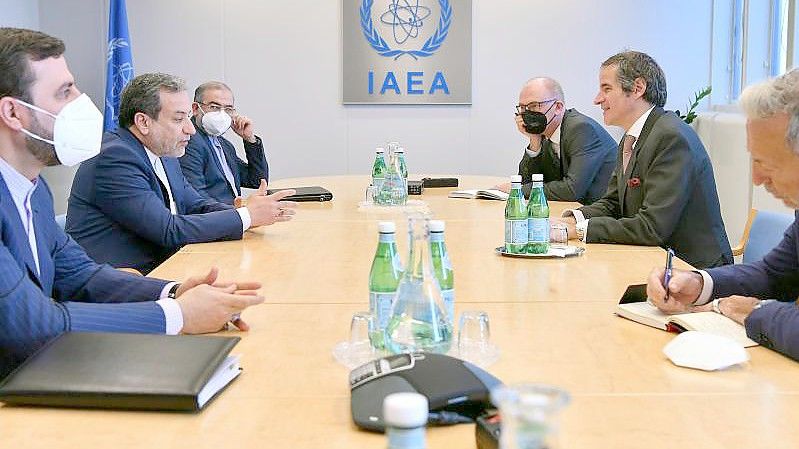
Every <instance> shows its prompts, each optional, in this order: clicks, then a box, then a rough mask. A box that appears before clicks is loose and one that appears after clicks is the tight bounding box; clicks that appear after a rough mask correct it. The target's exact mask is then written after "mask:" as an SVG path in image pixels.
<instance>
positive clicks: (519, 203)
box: [505, 175, 528, 254]
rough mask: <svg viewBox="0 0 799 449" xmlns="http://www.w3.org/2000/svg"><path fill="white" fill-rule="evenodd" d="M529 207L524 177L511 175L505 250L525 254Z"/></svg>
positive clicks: (506, 212)
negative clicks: (524, 187) (523, 184)
mask: <svg viewBox="0 0 799 449" xmlns="http://www.w3.org/2000/svg"><path fill="white" fill-rule="evenodd" d="M527 234H528V232H527V208H526V205H525V203H524V194H522V177H521V175H513V176H511V177H510V195H508V200H507V201H506V202H505V251H506V252H509V253H511V254H524V253H525V252H526V251H527V238H528V235H527Z"/></svg>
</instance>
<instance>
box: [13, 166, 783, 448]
mask: <svg viewBox="0 0 799 449" xmlns="http://www.w3.org/2000/svg"><path fill="white" fill-rule="evenodd" d="M412 178H413V177H412ZM460 179H461V188H480V187H490V186H492V185H494V184H496V183H497V182H501V181H503V180H502V179H501V178H494V177H477V176H464V177H461V178H460ZM366 184H368V180H367V178H366V177H361V176H342V177H324V178H295V179H286V180H282V181H276V182H273V184H272V185H271V186H270V187H290V186H301V185H322V186H325V187H327V188H328V189H329V190H331V191H332V192H333V193H334V195H335V199H334V201H332V202H330V203H304V204H301V205H300V207H299V208H298V213H297V215H296V218H295V220H293V221H292V222H290V223H283V224H278V225H274V226H268V227H265V228H259V229H255V230H252V231H249V232H247V234H246V235H245V238H244V239H243V240H242V241H236V242H220V243H208V244H199V245H190V246H187V247H185V248H183V249H182V250H181V251H180V252H179V253H177V254H175V255H174V256H173V257H172V258H171V259H169V260H168V261H167V262H165V263H164V264H163V265H161V266H160V267H159V268H158V269H156V270H155V271H154V272H153V273H152V275H153V276H157V277H162V278H167V279H183V278H185V277H187V276H190V275H193V274H197V273H201V272H203V271H204V270H207V269H208V268H209V267H211V266H218V267H220V268H221V272H222V277H224V278H226V279H231V278H232V279H254V280H259V281H261V282H263V283H264V288H263V290H262V292H263V293H264V295H265V296H266V298H267V299H266V303H265V304H263V305H260V306H258V307H254V308H251V309H249V310H247V311H246V312H245V313H244V318H245V319H246V320H247V321H248V322H249V323H250V325H251V326H252V330H251V331H250V332H249V333H247V334H238V333H236V332H230V333H231V334H235V335H241V337H242V341H241V343H239V345H238V346H237V348H236V349H235V351H234V352H236V353H240V354H242V355H243V357H242V366H243V367H244V372H243V374H242V375H241V376H240V378H239V379H238V380H237V381H235V382H234V383H233V384H232V385H231V386H230V387H229V388H228V389H227V390H225V391H224V392H223V393H222V394H221V395H220V396H219V397H218V398H216V399H215V400H214V402H212V403H211V404H210V405H209V407H208V408H207V409H206V410H204V411H203V412H201V413H199V414H179V413H151V412H119V411H114V412H111V411H99V410H65V409H45V408H41V409H37V408H14V407H0V447H3V448H5V447H14V448H26V449H29V448H39V447H42V448H77V447H84V448H85V447H92V448H105V447H115V448H134V447H135V448H138V447H153V448H156V447H157V448H186V447H189V448H214V449H218V448H220V447H226V446H228V447H231V446H232V447H245V448H249V447H270V448H287V449H288V448H381V447H385V440H384V436H382V435H379V434H371V433H367V432H361V431H358V430H357V429H356V428H355V427H354V425H353V424H352V422H351V419H350V411H349V388H348V385H347V375H348V370H347V369H346V368H345V367H343V366H341V365H339V364H337V363H336V361H335V360H334V359H333V357H332V355H331V350H332V348H333V346H334V345H335V343H336V342H338V341H342V340H344V339H346V338H347V334H348V326H349V320H350V317H351V316H352V314H353V313H354V312H357V311H360V310H366V309H368V299H367V298H368V289H367V279H368V273H369V266H370V264H371V259H372V256H373V252H374V248H375V246H376V240H377V222H378V221H379V220H384V219H390V220H394V221H396V222H397V225H398V232H397V236H398V243H399V247H400V251H401V253H402V255H403V258H404V257H405V256H406V254H405V251H406V248H407V242H406V238H405V235H404V233H405V229H406V226H405V224H404V220H403V217H402V214H392V213H378V212H374V211H371V212H364V211H359V210H358V208H357V203H358V201H361V200H362V198H363V194H364V189H365V187H366ZM451 190H453V189H448V188H443V189H427V190H425V193H424V195H422V196H421V197H411V198H412V199H420V200H423V201H425V202H426V203H427V204H428V205H429V209H430V210H431V212H432V213H433V215H434V216H435V218H439V219H443V220H445V221H446V232H445V236H446V241H447V246H448V248H449V251H450V255H451V258H452V263H453V266H454V269H455V291H456V314H460V312H461V311H463V310H483V311H486V312H487V313H488V314H489V316H490V319H491V323H492V324H491V325H492V340H493V342H494V343H495V344H496V345H497V346H499V348H500V350H501V358H500V360H499V361H498V362H497V363H495V364H494V365H492V366H491V367H490V368H489V371H490V372H491V373H493V374H494V375H495V376H497V377H498V378H500V379H501V380H503V381H504V382H506V383H515V382H526V381H532V382H542V383H548V384H553V385H556V386H559V387H561V388H564V389H566V390H568V391H569V392H570V393H571V395H572V403H571V405H570V406H569V407H567V408H566V409H565V410H564V412H563V413H562V415H561V436H560V440H561V446H562V447H563V448H570V449H597V448H615V449H620V448H631V449H632V448H636V449H638V448H669V449H671V448H675V447H684V448H719V449H720V448H725V449H730V448H747V449H751V448H774V449H776V448H796V447H799V426H797V425H796V423H797V422H799V364H797V363H796V362H793V361H791V360H789V359H787V358H785V357H782V356H781V355H779V354H777V353H775V352H772V351H770V350H767V349H764V348H761V347H756V348H751V349H748V351H749V353H750V355H751V358H752V360H751V362H750V363H749V364H747V365H746V366H743V367H738V368H733V369H729V370H726V371H723V372H718V373H707V372H701V371H695V370H689V369H684V368H679V367H676V366H674V365H672V364H671V362H669V361H668V360H667V359H666V358H665V357H664V356H663V354H662V352H661V349H662V348H663V346H664V345H665V344H666V343H667V342H668V341H669V340H670V339H671V338H673V334H669V333H666V332H661V331H658V330H655V329H652V328H648V327H646V326H642V325H640V324H636V323H633V322H630V321H627V320H624V319H621V318H618V317H616V316H614V315H613V308H614V305H615V304H616V302H617V301H618V298H619V296H620V295H621V293H622V292H623V291H624V289H625V286H626V285H628V284H630V283H641V282H644V280H645V279H646V275H647V273H648V272H649V270H650V269H651V268H652V267H653V266H656V265H660V264H663V262H664V260H665V255H664V251H663V250H661V249H660V248H651V247H638V246H622V245H600V244H589V245H585V246H586V248H587V250H586V252H585V254H583V255H582V256H580V257H576V258H568V259H558V260H554V259H549V260H527V259H512V258H504V257H500V256H497V255H495V254H494V251H493V249H494V248H495V247H496V246H499V245H500V244H501V243H502V241H503V208H504V203H503V202H500V201H482V200H467V199H449V198H447V193H448V192H449V191H451ZM567 206H568V204H565V203H552V204H551V207H552V210H553V212H552V214H553V216H557V215H559V214H560V212H561V211H562V210H563V209H565V208H567ZM573 244H574V243H573ZM678 265H679V266H681V267H686V266H687V265H685V264H684V263H682V262H680V263H679V264H678ZM165 363H168V361H165ZM427 436H428V447H430V448H447V449H451V448H472V447H475V442H474V426H473V425H460V426H454V427H448V428H433V429H429V430H428V432H427Z"/></svg>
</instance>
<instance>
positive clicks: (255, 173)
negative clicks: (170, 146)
mask: <svg viewBox="0 0 799 449" xmlns="http://www.w3.org/2000/svg"><path fill="white" fill-rule="evenodd" d="M234 101H235V100H234V98H233V91H231V90H230V88H229V87H228V86H227V85H226V84H225V83H221V82H219V81H209V82H207V83H203V84H201V85H200V86H199V87H198V88H197V89H196V90H195V91H194V103H192V105H191V110H192V115H193V116H192V119H191V120H192V123H194V127H195V129H196V130H197V134H194V135H193V136H191V139H189V144H188V145H187V146H186V154H184V155H183V156H182V157H181V158H180V159H179V160H180V167H181V168H182V169H183V175H184V176H185V177H186V180H187V181H189V184H191V185H192V186H193V187H194V188H195V189H196V190H197V191H198V192H199V193H200V194H201V195H203V196H204V197H206V198H209V199H213V200H216V201H219V202H220V203H225V204H233V202H234V200H235V198H236V197H240V196H241V187H250V188H253V189H255V188H258V186H259V185H260V183H261V180H262V179H263V180H265V181H266V182H269V164H267V162H266V155H265V154H264V144H263V141H262V140H261V138H260V137H258V136H256V135H255V129H254V125H253V123H252V120H251V119H250V118H249V117H246V116H244V115H240V114H238V112H237V111H236V108H235V106H234ZM229 129H232V130H233V132H235V133H236V134H238V135H239V136H240V137H241V138H242V140H243V141H244V152H245V153H246V154H247V162H244V161H243V160H241V159H239V157H238V156H237V155H236V148H235V147H234V146H233V144H232V143H230V141H229V140H227V139H225V138H224V137H222V135H223V134H224V133H225V132H227V131H228V130H229Z"/></svg>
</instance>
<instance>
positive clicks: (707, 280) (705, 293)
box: [694, 270, 713, 306]
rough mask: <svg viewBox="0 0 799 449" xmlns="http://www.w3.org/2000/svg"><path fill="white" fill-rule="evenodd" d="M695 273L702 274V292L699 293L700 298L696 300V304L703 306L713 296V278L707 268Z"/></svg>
mask: <svg viewBox="0 0 799 449" xmlns="http://www.w3.org/2000/svg"><path fill="white" fill-rule="evenodd" d="M694 273H699V274H700V275H702V292H701V293H699V298H698V299H697V300H696V302H694V305H697V306H701V305H703V304H707V303H709V302H710V300H711V296H713V278H712V277H710V275H709V274H708V273H707V271H705V270H697V271H695V272H694Z"/></svg>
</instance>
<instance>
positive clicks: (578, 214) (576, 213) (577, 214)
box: [561, 209, 588, 223]
mask: <svg viewBox="0 0 799 449" xmlns="http://www.w3.org/2000/svg"><path fill="white" fill-rule="evenodd" d="M572 216H573V217H574V219H575V220H576V221H577V223H580V222H581V221H588V220H586V219H585V215H583V212H582V211H581V210H580V209H566V210H564V211H563V214H562V215H561V217H572Z"/></svg>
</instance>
